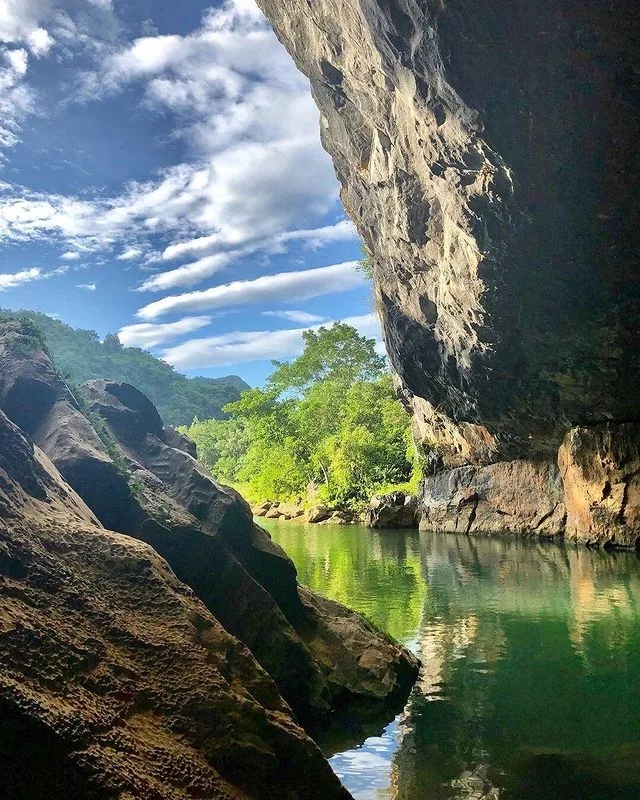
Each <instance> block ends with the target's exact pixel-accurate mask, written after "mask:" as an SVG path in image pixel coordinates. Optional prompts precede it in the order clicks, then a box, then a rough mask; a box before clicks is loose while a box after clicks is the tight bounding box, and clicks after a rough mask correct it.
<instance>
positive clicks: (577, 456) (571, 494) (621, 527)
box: [559, 423, 640, 547]
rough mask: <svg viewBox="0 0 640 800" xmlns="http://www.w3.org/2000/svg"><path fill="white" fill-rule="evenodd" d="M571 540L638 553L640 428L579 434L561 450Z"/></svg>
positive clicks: (629, 426) (603, 427)
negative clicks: (631, 548) (616, 546)
mask: <svg viewBox="0 0 640 800" xmlns="http://www.w3.org/2000/svg"><path fill="white" fill-rule="evenodd" d="M559 461H560V469H561V471H562V476H563V480H564V486H565V498H566V504H567V538H569V539H574V540H578V541H585V542H587V543H588V544H605V545H621V546H625V547H637V546H638V544H639V540H640V425H639V424H637V423H636V424H627V425H600V426H598V427H593V428H575V429H574V430H572V431H570V432H569V433H568V434H567V436H566V438H565V440H564V442H563V444H562V447H561V448H560V456H559Z"/></svg>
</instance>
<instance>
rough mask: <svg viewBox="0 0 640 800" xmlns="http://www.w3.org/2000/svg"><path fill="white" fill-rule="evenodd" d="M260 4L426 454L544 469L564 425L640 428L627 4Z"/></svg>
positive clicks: (639, 117)
mask: <svg viewBox="0 0 640 800" xmlns="http://www.w3.org/2000/svg"><path fill="white" fill-rule="evenodd" d="M258 2H259V5H260V6H261V7H262V9H263V10H264V11H265V13H266V15H267V17H268V18H269V20H270V21H271V23H272V24H273V26H274V28H275V30H276V33H277V34H278V36H279V38H280V39H281V40H282V42H283V43H284V45H285V46H286V47H287V49H288V50H289V52H290V53H291V55H292V56H293V58H294V60H295V62H296V64H297V65H298V67H299V68H300V69H301V70H302V72H304V73H305V74H306V75H307V76H308V77H309V79H310V82H311V90H312V93H313V96H314V98H315V100H316V102H317V105H318V107H319V109H320V113H321V118H320V127H321V134H322V141H323V144H324V146H325V148H326V149H327V151H328V152H329V153H330V154H331V156H332V158H333V162H334V165H335V169H336V173H337V176H338V178H339V180H340V182H341V184H342V199H343V201H344V204H345V207H346V209H347V211H348V212H349V214H350V215H351V217H352V218H353V220H354V222H355V223H356V226H357V228H358V230H359V232H360V233H361V235H362V236H363V238H364V241H365V243H366V247H367V250H368V252H369V253H370V255H371V257H372V259H373V272H374V279H375V286H376V296H377V304H378V308H379V310H380V313H381V316H382V322H383V329H384V338H385V341H386V344H387V349H388V352H389V356H390V359H391V362H392V365H393V368H394V370H395V372H396V373H397V375H398V379H399V386H400V390H401V392H402V394H403V397H404V398H405V402H406V403H407V405H408V406H409V407H410V408H411V410H412V412H413V415H414V421H415V431H416V434H417V436H418V437H419V439H421V440H422V442H423V443H424V444H425V446H426V447H427V448H430V447H431V446H432V445H437V446H438V448H439V450H440V458H441V460H442V463H443V464H445V465H449V466H463V465H465V464H478V463H481V464H482V463H487V462H489V461H496V460H514V459H534V460H540V459H542V458H547V459H548V460H549V461H555V459H556V453H557V450H558V447H559V446H560V444H561V442H562V439H563V437H564V435H565V433H566V432H567V430H568V429H569V428H570V427H573V426H577V425H588V424H593V423H599V422H601V421H603V420H614V421H615V420H620V421H624V420H633V419H638V416H639V408H638V406H639V403H638V398H639V396H640V369H639V366H640V364H639V355H638V352H639V351H638V347H637V340H638V325H639V323H638V320H639V319H640V315H639V314H638V311H639V310H640V281H638V259H637V253H638V250H639V249H640V248H639V244H640V243H639V242H638V238H639V235H640V234H639V232H640V224H639V223H640V219H639V204H638V203H637V199H636V198H635V191H636V190H635V187H636V185H637V182H638V173H639V171H640V166H639V162H638V158H637V147H636V143H637V138H638V133H639V131H640V125H639V122H640V103H638V74H639V71H638V67H639V62H640V41H639V38H640V36H639V33H638V31H639V29H638V25H637V8H636V4H635V3H633V2H631V0H611V2H607V3H602V2H600V0H565V1H564V2H558V3H550V2H548V0H487V1H486V2H482V3H478V2H477V0H445V2H441V0H353V1H352V2H347V3H345V2H343V0H258ZM440 466H442V464H440Z"/></svg>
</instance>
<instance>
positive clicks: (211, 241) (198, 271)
mask: <svg viewBox="0 0 640 800" xmlns="http://www.w3.org/2000/svg"><path fill="white" fill-rule="evenodd" d="M356 237H357V233H356V230H355V226H354V225H353V223H352V222H350V221H349V220H341V221H340V222H337V223H336V224H335V225H325V226H324V227H321V228H311V229H306V230H292V231H284V232H282V233H278V234H275V235H273V236H268V237H266V238H262V239H259V240H257V241H255V242H253V243H250V244H246V245H245V246H244V247H242V248H237V249H235V250H234V249H231V250H224V249H223V250H222V252H217V253H216V252H214V253H212V254H211V255H204V256H203V257H202V258H199V259H198V260H197V261H193V262H190V263H188V264H183V265H182V266H180V267H177V268H175V269H171V270H168V271H166V272H160V273H158V274H156V275H153V276H151V277H150V278H147V280H146V281H144V283H142V285H141V286H140V287H139V288H140V291H152V292H157V291H161V290H167V289H175V288H176V287H178V286H193V285H194V284H195V283H198V282H199V281H201V280H203V279H204V278H208V277H210V276H211V275H213V274H215V273H216V272H220V271H221V270H223V269H225V267H227V265H228V264H230V263H231V262H233V261H234V260H236V259H237V258H239V257H241V256H246V255H249V254H250V253H254V252H256V250H263V251H265V252H266V253H269V254H271V253H282V252H285V251H286V245H287V244H289V243H291V242H295V241H300V242H305V243H306V245H307V246H308V247H309V248H311V249H313V250H317V249H318V248H320V247H323V246H325V245H327V244H329V243H331V242H337V241H346V240H349V239H355V238H356ZM226 244H228V242H223V241H222V240H221V237H220V236H219V235H214V236H204V237H199V238H197V239H192V240H191V241H187V242H180V243H177V244H174V245H171V246H170V247H167V248H166V249H165V251H164V252H163V254H162V258H163V259H164V260H168V259H172V258H177V257H180V256H181V255H184V254H189V253H199V252H200V253H203V252H204V253H207V252H209V253H210V252H211V251H214V250H216V249H219V248H224V246H225V245H226Z"/></svg>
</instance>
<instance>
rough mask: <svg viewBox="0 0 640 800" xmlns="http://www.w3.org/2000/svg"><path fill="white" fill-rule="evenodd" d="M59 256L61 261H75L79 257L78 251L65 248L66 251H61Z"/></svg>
mask: <svg viewBox="0 0 640 800" xmlns="http://www.w3.org/2000/svg"><path fill="white" fill-rule="evenodd" d="M60 258H61V259H62V260H63V261H77V260H78V259H79V258H80V253H77V252H76V251H75V250H67V252H66V253H63V254H62V255H61V256H60Z"/></svg>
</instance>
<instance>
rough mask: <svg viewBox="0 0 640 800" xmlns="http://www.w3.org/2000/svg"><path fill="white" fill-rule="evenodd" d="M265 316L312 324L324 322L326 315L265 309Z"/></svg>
mask: <svg viewBox="0 0 640 800" xmlns="http://www.w3.org/2000/svg"><path fill="white" fill-rule="evenodd" d="M262 316H263V317H279V318H280V319H288V320H289V321H290V322H302V323H307V322H308V323H309V324H310V325H312V324H313V323H314V322H322V320H323V319H324V317H319V316H318V315H317V314H309V313H308V312H307V311H263V312H262Z"/></svg>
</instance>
